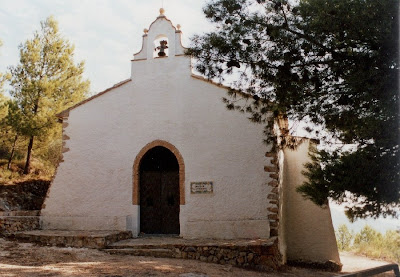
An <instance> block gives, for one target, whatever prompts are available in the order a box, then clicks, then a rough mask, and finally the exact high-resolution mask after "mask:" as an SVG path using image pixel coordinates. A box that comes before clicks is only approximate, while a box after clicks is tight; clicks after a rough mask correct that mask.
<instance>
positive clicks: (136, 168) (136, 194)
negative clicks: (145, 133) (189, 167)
mask: <svg viewBox="0 0 400 277" xmlns="http://www.w3.org/2000/svg"><path fill="white" fill-rule="evenodd" d="M156 146H162V147H165V148H167V149H168V150H170V151H171V152H172V153H173V154H174V155H175V157H176V159H177V160H178V164H179V204H180V205H185V163H184V161H183V157H182V155H181V153H180V152H179V151H178V149H177V148H176V147H175V146H174V145H172V144H171V143H169V142H167V141H165V140H155V141H153V142H150V143H148V144H146V145H145V146H144V147H143V148H142V149H141V150H140V151H139V153H138V154H137V156H136V158H135V161H134V163H133V178H132V179H133V189H132V192H133V193H132V204H133V205H139V203H140V201H139V200H140V195H139V191H140V190H139V185H140V181H139V180H140V176H139V175H140V162H141V160H142V158H143V156H144V155H145V154H146V153H147V151H149V150H150V149H152V148H154V147H156Z"/></svg>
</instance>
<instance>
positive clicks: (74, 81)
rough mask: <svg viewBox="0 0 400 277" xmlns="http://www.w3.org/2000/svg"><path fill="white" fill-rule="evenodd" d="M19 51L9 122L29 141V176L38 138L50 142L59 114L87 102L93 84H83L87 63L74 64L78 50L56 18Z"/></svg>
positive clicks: (13, 75)
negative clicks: (64, 35)
mask: <svg viewBox="0 0 400 277" xmlns="http://www.w3.org/2000/svg"><path fill="white" fill-rule="evenodd" d="M19 50H20V63H19V64H18V65H17V66H12V67H9V70H10V74H11V79H10V85H11V86H12V89H11V91H10V95H11V96H12V97H13V99H14V101H13V102H9V106H8V116H7V122H8V125H9V126H11V127H12V129H13V131H14V132H15V133H16V134H18V135H22V136H25V137H27V138H29V145H28V152H27V161H26V165H25V173H28V172H29V166H30V155H31V150H32V148H33V145H34V144H33V141H34V138H39V140H38V142H39V143H40V140H42V141H46V139H45V138H47V141H48V138H49V137H51V134H54V133H55V132H54V131H53V130H54V128H57V127H56V121H57V119H56V117H55V114H57V113H59V112H61V111H62V110H64V109H66V108H68V107H70V106H72V105H73V104H75V103H77V102H79V101H81V100H83V99H84V98H85V97H86V95H87V93H88V89H89V81H87V80H83V77H82V74H83V70H84V63H83V62H80V63H78V64H76V65H75V64H74V61H73V57H74V46H73V45H71V44H70V43H69V42H68V41H67V40H66V39H64V38H62V37H61V35H60V34H59V32H58V24H57V21H56V20H55V19H54V18H53V17H49V18H47V19H46V21H43V22H41V30H40V32H35V33H34V36H33V39H29V40H27V41H26V42H25V43H24V44H21V45H20V47H19ZM58 128H59V127H58ZM35 147H36V146H35ZM39 148H40V146H39Z"/></svg>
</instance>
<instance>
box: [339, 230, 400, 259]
mask: <svg viewBox="0 0 400 277" xmlns="http://www.w3.org/2000/svg"><path fill="white" fill-rule="evenodd" d="M336 240H337V244H338V248H339V250H340V251H350V252H353V253H355V254H358V255H364V256H367V257H370V258H376V259H381V260H386V261H390V262H395V263H398V264H399V263H400V231H399V230H397V231H395V230H389V231H387V232H386V233H385V234H382V233H380V232H378V231H376V230H375V229H373V228H372V227H370V226H368V225H365V227H364V228H363V229H362V230H361V231H360V232H358V233H354V232H353V231H350V230H349V229H348V228H347V226H346V225H345V224H343V225H340V226H339V228H338V229H337V230H336Z"/></svg>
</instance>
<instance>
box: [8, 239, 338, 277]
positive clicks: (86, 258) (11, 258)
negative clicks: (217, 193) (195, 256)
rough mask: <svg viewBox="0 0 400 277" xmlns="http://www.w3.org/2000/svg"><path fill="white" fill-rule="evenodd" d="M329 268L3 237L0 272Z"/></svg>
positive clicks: (124, 274)
mask: <svg viewBox="0 0 400 277" xmlns="http://www.w3.org/2000/svg"><path fill="white" fill-rule="evenodd" d="M333 275H335V274H333V273H329V272H321V271H313V270H309V269H302V268H293V267H291V268H286V269H285V270H283V271H282V272H278V273H265V272H256V271H251V270H244V269H239V268H236V267H232V266H226V265H217V264H209V263H203V262H200V261H193V260H179V259H160V258H151V257H135V256H120V255H109V254H107V253H104V252H102V251H99V250H94V249H85V248H58V247H44V246H37V245H34V244H31V243H19V242H15V241H10V240H6V239H3V238H0V276H18V277H19V276H29V277H32V276H33V277H34V276H108V277H128V276H179V277H206V276H209V277H212V276H244V277H250V276H251V277H253V276H254V277H258V276H271V277H278V276H311V277H312V276H315V277H317V276H333Z"/></svg>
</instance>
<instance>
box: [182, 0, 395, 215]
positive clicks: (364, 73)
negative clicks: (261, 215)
mask: <svg viewBox="0 0 400 277" xmlns="http://www.w3.org/2000/svg"><path fill="white" fill-rule="evenodd" d="M398 6H399V2H398V0H384V1H375V0H332V1H327V0H300V1H299V2H298V3H296V2H295V3H292V2H289V1H286V0H271V1H258V0H257V1H256V0H212V1H210V2H209V3H208V5H207V6H206V7H205V8H204V13H205V15H206V17H207V18H209V19H210V21H212V22H213V23H214V24H215V25H216V27H217V28H216V31H214V32H210V33H206V34H204V35H201V36H195V37H193V43H192V46H191V48H190V49H189V50H188V51H187V54H189V55H192V56H194V57H195V58H196V59H197V63H196V66H195V68H196V70H197V71H199V72H200V73H201V74H204V75H206V76H207V77H208V78H211V79H218V80H219V81H224V80H226V78H227V76H229V75H232V76H234V77H235V82H233V84H232V85H233V88H234V89H236V90H237V91H243V92H246V93H247V96H243V94H238V93H236V92H235V90H232V91H231V92H230V93H231V96H230V97H229V98H225V99H224V102H225V103H226V105H227V107H228V108H229V109H232V110H242V111H245V112H247V113H248V114H249V118H250V119H251V120H252V121H256V122H261V123H266V122H268V117H269V115H270V114H269V113H268V112H267V111H272V112H273V114H274V115H275V116H276V115H280V114H285V115H287V116H288V117H289V118H290V119H292V120H303V121H306V122H309V123H311V125H310V126H322V127H323V130H324V131H323V132H320V131H319V128H308V129H309V131H310V132H311V134H313V135H314V136H315V137H317V138H319V139H320V140H322V141H324V142H325V143H327V142H331V141H335V142H337V143H338V144H335V145H332V146H331V147H330V148H329V151H328V150H325V151H315V152H314V153H312V157H313V162H312V163H310V164H308V165H307V173H306V175H307V177H308V178H309V181H308V182H306V183H304V184H303V186H302V187H301V188H300V189H299V191H300V192H301V193H303V194H304V195H305V196H306V197H308V198H309V199H311V200H312V201H314V202H315V203H317V204H319V205H321V204H323V203H325V202H326V199H327V198H328V197H330V198H331V199H333V200H335V201H336V202H338V203H343V202H346V203H352V202H353V205H351V206H350V205H349V207H348V212H347V215H348V216H349V217H350V218H352V219H355V218H358V217H369V216H371V217H377V216H379V215H384V216H386V215H394V214H395V210H396V207H398V206H399V203H400V162H399V160H400V153H399V140H400V129H399V121H400V120H399V119H400V116H399V95H398V76H399V67H398V56H399V51H398V43H397V42H398V37H399V29H398ZM237 97H244V98H246V99H247V102H246V104H245V106H243V105H242V104H240V105H238V104H237V103H238V102H237ZM267 129H268V128H266V130H267ZM266 135H267V136H269V140H271V139H272V134H271V133H269V132H268V131H267V132H266ZM338 145H339V146H338ZM345 145H352V146H353V147H352V148H351V150H347V151H345V149H349V148H348V147H347V148H346V147H342V146H345Z"/></svg>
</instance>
